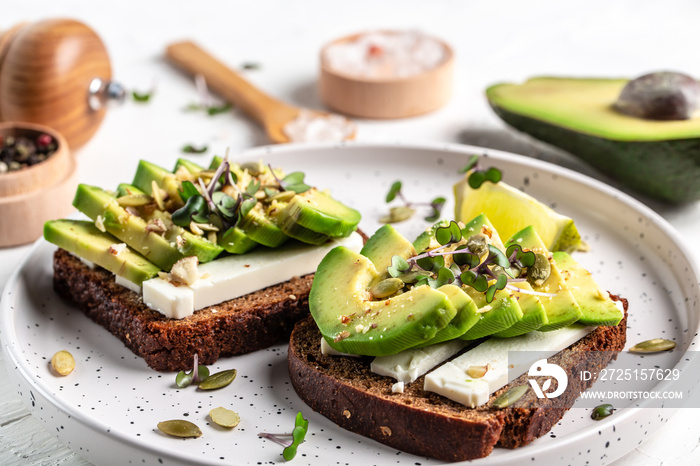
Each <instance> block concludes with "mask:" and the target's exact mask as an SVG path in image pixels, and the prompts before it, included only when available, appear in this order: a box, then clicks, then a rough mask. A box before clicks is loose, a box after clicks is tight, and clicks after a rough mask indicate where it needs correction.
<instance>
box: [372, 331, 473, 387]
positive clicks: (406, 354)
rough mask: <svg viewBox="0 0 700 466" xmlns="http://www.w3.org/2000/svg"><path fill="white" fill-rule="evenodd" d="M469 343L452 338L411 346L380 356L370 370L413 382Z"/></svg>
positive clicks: (400, 380)
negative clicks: (432, 343)
mask: <svg viewBox="0 0 700 466" xmlns="http://www.w3.org/2000/svg"><path fill="white" fill-rule="evenodd" d="M468 344H469V342H468V341H464V340H450V341H445V342H443V343H437V344H435V345H430V346H425V347H423V348H409V349H407V350H403V351H401V352H400V353H396V354H392V355H389V356H378V357H376V358H374V360H373V361H372V364H371V365H370V370H371V371H372V372H374V373H375V374H379V375H385V376H387V377H392V378H394V379H396V380H398V381H399V382H403V383H411V382H413V381H414V380H416V379H417V378H418V377H420V376H421V375H423V374H425V373H426V372H428V371H429V370H431V369H432V368H433V367H435V366H437V365H438V364H440V363H441V362H443V361H444V360H446V359H447V358H449V357H451V356H454V355H455V354H457V353H458V352H459V351H460V350H462V349H463V348H464V347H466V346H467V345H468Z"/></svg>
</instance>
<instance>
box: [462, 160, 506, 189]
mask: <svg viewBox="0 0 700 466" xmlns="http://www.w3.org/2000/svg"><path fill="white" fill-rule="evenodd" d="M480 158H481V157H479V156H478V155H472V156H471V157H470V158H469V162H468V163H467V165H465V166H464V167H462V168H461V169H460V170H459V173H467V172H468V171H470V170H471V174H470V175H469V179H468V180H467V182H468V183H469V186H470V187H471V188H472V189H479V188H480V187H481V185H482V184H484V183H485V182H487V181H490V182H491V183H498V182H499V181H501V177H502V174H501V171H500V170H499V169H497V168H494V167H490V168H487V169H482V168H480V167H479V159H480Z"/></svg>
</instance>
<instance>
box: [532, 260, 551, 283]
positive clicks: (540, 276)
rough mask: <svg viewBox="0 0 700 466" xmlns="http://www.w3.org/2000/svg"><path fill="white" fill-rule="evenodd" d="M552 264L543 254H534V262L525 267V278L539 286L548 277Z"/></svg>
mask: <svg viewBox="0 0 700 466" xmlns="http://www.w3.org/2000/svg"><path fill="white" fill-rule="evenodd" d="M551 272H552V265H551V264H550V263H549V259H547V257H546V256H545V255H543V254H535V263H534V264H532V265H531V266H530V267H528V268H527V280H528V281H529V282H530V283H532V284H533V285H537V286H541V285H542V284H543V283H544V282H546V281H547V279H548V278H549V275H550V273H551Z"/></svg>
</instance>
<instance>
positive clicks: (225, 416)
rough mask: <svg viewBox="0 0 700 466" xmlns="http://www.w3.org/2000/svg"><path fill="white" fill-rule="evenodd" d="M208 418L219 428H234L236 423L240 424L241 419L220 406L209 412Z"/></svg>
mask: <svg viewBox="0 0 700 466" xmlns="http://www.w3.org/2000/svg"><path fill="white" fill-rule="evenodd" d="M209 417H210V418H211V420H212V421H214V423H215V424H217V425H220V426H221V427H229V428H231V427H236V426H237V425H238V423H239V422H241V417H240V416H239V415H238V413H236V412H234V411H231V410H230V409H226V408H222V407H221V406H219V407H218V408H214V409H212V410H211V411H209Z"/></svg>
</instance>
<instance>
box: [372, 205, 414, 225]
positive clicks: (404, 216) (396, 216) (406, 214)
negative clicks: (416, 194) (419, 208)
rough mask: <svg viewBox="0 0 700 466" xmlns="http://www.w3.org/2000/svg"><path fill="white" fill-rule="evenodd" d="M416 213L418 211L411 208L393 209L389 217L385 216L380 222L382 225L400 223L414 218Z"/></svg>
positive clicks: (390, 210)
mask: <svg viewBox="0 0 700 466" xmlns="http://www.w3.org/2000/svg"><path fill="white" fill-rule="evenodd" d="M415 213H416V210H415V209H413V208H411V207H406V206H398V207H392V208H391V209H389V215H385V216H384V217H382V218H380V219H379V221H380V222H382V223H399V222H403V221H404V220H408V219H409V218H411V217H413V214H415Z"/></svg>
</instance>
